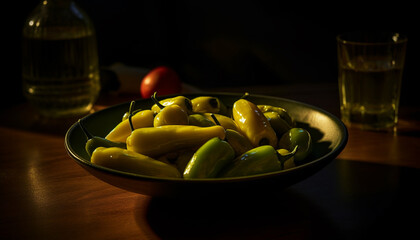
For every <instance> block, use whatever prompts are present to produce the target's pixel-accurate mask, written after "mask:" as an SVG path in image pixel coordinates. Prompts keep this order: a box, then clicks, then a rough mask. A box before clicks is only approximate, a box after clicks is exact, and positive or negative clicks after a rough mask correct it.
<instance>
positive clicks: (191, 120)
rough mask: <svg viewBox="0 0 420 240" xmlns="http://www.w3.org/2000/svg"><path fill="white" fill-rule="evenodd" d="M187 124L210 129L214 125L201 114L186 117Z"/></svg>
mask: <svg viewBox="0 0 420 240" xmlns="http://www.w3.org/2000/svg"><path fill="white" fill-rule="evenodd" d="M188 124H190V125H194V126H200V127H210V126H214V125H216V124H215V123H214V122H213V121H211V120H210V119H208V118H206V117H205V116H204V115H203V114H201V113H194V114H191V115H189V116H188Z"/></svg>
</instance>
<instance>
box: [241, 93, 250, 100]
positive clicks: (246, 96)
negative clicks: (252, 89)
mask: <svg viewBox="0 0 420 240" xmlns="http://www.w3.org/2000/svg"><path fill="white" fill-rule="evenodd" d="M248 96H249V93H248V92H245V93H244V95H242V97H241V98H240V99H247V98H248Z"/></svg>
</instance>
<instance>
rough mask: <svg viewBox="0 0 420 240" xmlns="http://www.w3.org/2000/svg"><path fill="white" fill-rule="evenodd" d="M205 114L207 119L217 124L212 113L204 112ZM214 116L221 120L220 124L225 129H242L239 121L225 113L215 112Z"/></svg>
mask: <svg viewBox="0 0 420 240" xmlns="http://www.w3.org/2000/svg"><path fill="white" fill-rule="evenodd" d="M203 115H204V117H206V118H207V119H209V120H211V121H212V122H213V123H215V124H217V123H216V122H215V121H214V119H213V117H212V116H211V115H212V113H204V114H203ZM214 116H215V117H216V118H217V120H218V121H219V123H220V125H221V126H222V127H223V128H224V129H232V130H235V131H240V130H239V127H238V125H237V123H236V122H235V121H234V120H233V119H232V118H230V117H226V116H225V115H221V114H214Z"/></svg>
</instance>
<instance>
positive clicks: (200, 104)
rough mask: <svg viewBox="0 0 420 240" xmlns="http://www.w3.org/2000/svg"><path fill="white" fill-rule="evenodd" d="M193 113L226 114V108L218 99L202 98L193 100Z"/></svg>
mask: <svg viewBox="0 0 420 240" xmlns="http://www.w3.org/2000/svg"><path fill="white" fill-rule="evenodd" d="M191 104H192V111H193V112H195V113H219V114H222V115H223V114H226V113H227V109H226V106H225V105H224V104H223V103H222V102H221V101H220V100H219V98H217V97H210V96H200V97H196V98H193V99H191Z"/></svg>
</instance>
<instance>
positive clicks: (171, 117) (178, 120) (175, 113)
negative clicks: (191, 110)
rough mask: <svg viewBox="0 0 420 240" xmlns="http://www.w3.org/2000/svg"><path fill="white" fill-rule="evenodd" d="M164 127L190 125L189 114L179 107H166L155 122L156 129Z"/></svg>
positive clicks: (157, 115)
mask: <svg viewBox="0 0 420 240" xmlns="http://www.w3.org/2000/svg"><path fill="white" fill-rule="evenodd" d="M164 125H188V114H187V112H185V110H184V109H182V108H181V107H180V106H178V105H169V106H166V107H164V108H163V109H162V110H161V111H160V112H159V113H158V114H156V116H155V119H154V121H153V126H154V127H159V126H164Z"/></svg>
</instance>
